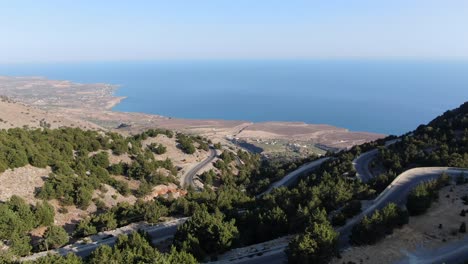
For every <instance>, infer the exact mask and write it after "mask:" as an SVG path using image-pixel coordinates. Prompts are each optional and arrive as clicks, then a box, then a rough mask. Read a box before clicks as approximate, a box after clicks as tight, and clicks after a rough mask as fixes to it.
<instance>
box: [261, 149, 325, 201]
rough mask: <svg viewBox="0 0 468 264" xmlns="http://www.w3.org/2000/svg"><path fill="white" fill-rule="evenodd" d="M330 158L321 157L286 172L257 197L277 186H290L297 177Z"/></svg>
mask: <svg viewBox="0 0 468 264" xmlns="http://www.w3.org/2000/svg"><path fill="white" fill-rule="evenodd" d="M329 159H330V157H325V158H321V159H318V160H314V161H311V162H309V163H306V164H304V165H302V166H300V167H299V168H297V169H295V170H294V171H292V172H290V173H288V174H286V176H284V177H283V178H282V179H281V180H279V181H277V182H274V183H272V184H271V185H270V187H269V188H268V189H267V190H266V191H264V192H262V193H261V194H259V195H258V196H257V197H261V196H263V195H265V194H268V193H270V192H271V191H273V189H275V188H278V187H281V186H289V185H290V184H292V183H293V182H295V181H296V180H297V177H299V176H300V175H302V174H303V173H306V172H310V171H313V170H315V169H316V168H318V167H319V166H320V165H322V163H324V162H325V161H327V160H329Z"/></svg>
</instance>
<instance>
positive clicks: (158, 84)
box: [0, 60, 468, 135]
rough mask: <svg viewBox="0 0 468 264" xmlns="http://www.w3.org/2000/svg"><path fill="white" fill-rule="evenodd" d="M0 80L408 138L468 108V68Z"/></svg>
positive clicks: (260, 65) (188, 65) (180, 112)
mask: <svg viewBox="0 0 468 264" xmlns="http://www.w3.org/2000/svg"><path fill="white" fill-rule="evenodd" d="M0 75H6V76H44V77H47V78H50V79H60V80H70V81H73V82H80V83H109V84H114V85H118V86H119V88H118V89H117V90H116V92H115V95H117V96H125V97H126V99H124V100H123V101H122V102H121V103H120V104H118V105H117V106H115V107H114V108H113V110H114V111H127V112H144V113H150V114H158V115H163V116H168V117H173V118H189V119H225V120H245V121H252V122H262V121H300V122H306V123H311V124H329V125H334V126H338V127H344V128H347V129H349V130H353V131H368V132H376V133H383V134H394V135H399V134H402V133H405V132H408V131H411V130H413V129H415V128H416V127H417V126H418V125H420V124H424V123H427V122H428V121H430V120H432V119H433V118H434V117H436V116H438V115H440V114H442V113H443V112H445V111H446V110H448V109H452V108H455V107H457V106H459V105H460V104H462V103H463V102H465V101H467V100H468V61H441V60H174V61H144V62H141V61H139V62H81V63H47V64H8V65H7V64H2V65H0Z"/></svg>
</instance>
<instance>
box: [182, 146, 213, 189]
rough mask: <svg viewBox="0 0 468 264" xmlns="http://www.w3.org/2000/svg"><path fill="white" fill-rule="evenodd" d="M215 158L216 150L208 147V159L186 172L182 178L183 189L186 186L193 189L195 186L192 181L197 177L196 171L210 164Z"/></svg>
mask: <svg viewBox="0 0 468 264" xmlns="http://www.w3.org/2000/svg"><path fill="white" fill-rule="evenodd" d="M215 158H216V150H215V149H214V148H211V147H210V155H209V156H208V158H206V159H205V160H203V161H202V162H200V163H198V164H197V165H196V166H195V167H193V168H191V169H190V170H189V171H187V172H186V173H185V174H184V175H183V176H182V178H183V185H184V187H188V186H193V187H195V184H194V182H193V179H194V177H195V175H197V173H198V171H199V170H201V169H203V167H205V166H206V165H208V164H209V163H210V162H212V161H213V160H214V159H215Z"/></svg>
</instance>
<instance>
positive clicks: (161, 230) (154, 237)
mask: <svg viewBox="0 0 468 264" xmlns="http://www.w3.org/2000/svg"><path fill="white" fill-rule="evenodd" d="M187 219H188V218H187V217H185V218H179V219H175V220H172V221H168V222H164V223H161V224H157V225H154V226H145V227H144V228H141V229H142V230H143V231H146V232H148V234H149V236H150V237H151V242H152V243H153V244H157V243H159V242H162V241H164V240H166V239H168V238H171V237H173V236H174V234H175V232H176V231H177V227H178V226H179V225H181V224H183V223H184V222H185V221H186V220H187ZM138 229H139V228H137V227H135V228H129V227H122V228H118V229H115V230H112V231H108V232H104V235H106V234H109V235H108V237H106V236H104V238H101V239H99V240H96V241H94V242H92V243H89V244H78V243H75V244H72V245H68V246H66V247H63V248H59V249H55V250H49V251H48V252H47V251H43V252H39V253H36V254H33V255H31V256H27V257H24V258H21V259H20V260H21V261H27V260H35V259H37V258H40V257H44V256H46V255H47V254H59V255H62V256H65V255H67V254H68V253H74V254H76V255H78V256H80V257H86V256H89V255H90V254H91V252H93V251H94V250H95V249H96V248H98V247H99V246H102V245H109V246H113V245H114V244H115V242H116V240H117V236H116V235H110V234H130V233H132V232H135V231H137V230H138Z"/></svg>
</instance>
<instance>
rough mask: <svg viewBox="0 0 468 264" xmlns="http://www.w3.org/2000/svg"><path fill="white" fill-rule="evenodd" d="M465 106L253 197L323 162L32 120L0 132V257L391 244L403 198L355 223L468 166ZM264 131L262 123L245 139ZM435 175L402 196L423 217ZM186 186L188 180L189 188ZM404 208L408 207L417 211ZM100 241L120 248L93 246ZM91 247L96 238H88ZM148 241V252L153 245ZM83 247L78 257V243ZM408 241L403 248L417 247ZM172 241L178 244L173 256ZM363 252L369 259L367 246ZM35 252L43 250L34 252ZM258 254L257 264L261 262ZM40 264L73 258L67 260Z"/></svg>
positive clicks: (203, 253)
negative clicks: (360, 161) (411, 180)
mask: <svg viewBox="0 0 468 264" xmlns="http://www.w3.org/2000/svg"><path fill="white" fill-rule="evenodd" d="M3 103H4V105H5V106H6V107H7V108H9V109H14V110H15V111H20V113H21V111H23V112H24V111H26V112H25V113H28V111H29V113H30V114H31V113H32V112H33V111H36V112H34V115H36V114H37V115H38V114H39V113H42V114H44V115H45V114H47V112H44V110H37V109H35V108H30V109H29V110H28V108H27V106H25V105H22V104H17V103H11V102H3ZM467 105H468V103H465V104H463V105H462V106H461V107H460V108H457V109H454V110H451V111H448V112H446V113H444V114H443V115H441V116H440V117H437V118H436V119H434V120H433V121H431V122H430V123H429V124H428V125H423V126H420V127H418V128H417V129H416V130H415V131H413V132H410V133H407V134H405V135H403V136H402V137H401V138H399V139H396V138H395V137H388V138H386V139H380V140H377V141H373V142H369V143H365V144H362V145H359V146H355V147H352V148H350V149H349V150H343V151H340V152H337V153H329V154H328V155H329V156H328V157H327V158H329V159H328V160H324V161H323V163H322V165H320V166H318V167H317V168H315V171H313V172H308V173H306V174H305V175H304V176H303V177H302V178H298V180H296V182H295V183H293V184H291V185H289V187H288V188H287V187H279V188H276V189H274V190H273V191H272V192H270V193H267V194H265V195H260V194H261V193H262V192H263V191H264V190H265V189H266V188H268V186H270V185H271V184H272V183H273V182H275V181H277V180H279V179H281V178H282V177H284V176H285V175H286V174H287V173H288V172H291V171H294V170H295V169H296V168H297V167H298V166H300V165H301V164H302V163H304V162H308V161H310V160H318V159H320V157H318V156H316V155H313V156H311V157H310V158H309V159H307V160H302V161H295V162H289V161H284V160H283V161H275V160H272V159H265V158H264V159H261V158H260V156H259V155H255V154H252V153H248V152H245V151H243V150H241V149H237V148H233V147H229V146H226V145H223V144H219V143H218V142H217V141H214V142H216V143H214V142H213V141H212V139H211V138H203V137H201V136H193V135H186V134H181V133H175V132H173V131H171V130H166V129H149V130H145V131H143V132H140V133H133V134H127V133H116V132H111V131H107V130H103V129H100V130H89V129H85V127H84V126H83V127H82V128H78V127H75V128H72V127H71V125H70V127H66V126H63V127H61V128H54V127H52V125H51V128H49V126H48V125H47V123H48V122H45V123H44V122H42V123H41V122H40V123H39V128H38V129H34V124H35V123H34V122H32V123H31V125H30V126H29V128H27V127H24V128H22V127H21V128H20V127H17V128H12V129H9V130H1V131H0V172H3V173H2V174H0V177H4V182H5V184H3V185H2V186H1V187H0V197H1V198H2V201H3V202H2V203H1V204H0V211H1V212H2V213H1V214H0V216H1V217H0V237H1V238H2V239H3V241H5V243H4V244H3V249H2V251H1V252H2V254H3V256H4V258H5V259H6V260H7V259H10V257H11V256H12V255H14V256H25V255H29V254H30V253H31V252H37V251H43V250H45V249H49V248H59V247H61V246H63V245H65V244H67V243H69V242H76V241H78V243H76V244H74V245H76V246H74V247H67V248H66V249H61V250H58V251H57V252H59V253H60V252H61V253H60V254H65V253H69V252H76V253H77V254H78V255H80V256H88V255H89V254H91V256H90V258H89V259H87V260H84V262H85V263H96V262H104V263H106V262H112V261H113V262H117V263H119V262H122V261H123V259H125V257H124V256H125V255H127V254H130V252H132V251H133V250H136V249H137V248H145V250H142V251H138V253H131V257H130V256H128V258H129V259H130V262H131V263H139V262H143V263H150V262H151V261H150V259H154V258H159V259H160V260H161V261H163V259H166V260H168V259H169V260H168V261H169V263H179V262H178V261H182V259H183V262H187V263H194V262H195V261H209V260H210V259H216V258H217V256H218V255H220V254H223V253H225V252H226V251H229V250H231V249H233V248H240V247H249V246H251V245H255V244H257V243H263V242H266V241H270V240H274V239H277V238H281V239H279V240H277V241H282V242H281V243H282V244H281V248H282V249H284V248H287V250H286V253H287V257H288V260H289V262H290V263H317V262H319V263H326V262H329V261H330V260H331V259H332V258H333V257H334V256H336V255H337V253H338V251H339V250H340V249H342V248H343V247H344V246H346V245H351V246H353V245H360V246H362V245H371V244H375V243H386V242H385V241H386V239H387V234H389V233H392V232H395V234H398V228H401V227H403V228H411V224H410V226H408V225H407V224H408V221H409V222H410V223H411V221H413V220H412V219H413V218H414V216H413V214H414V211H410V212H408V211H407V210H406V209H405V207H404V205H405V203H404V202H403V201H401V200H390V202H388V203H386V204H382V207H379V208H378V209H376V210H372V211H370V213H369V215H367V216H363V218H359V219H357V220H356V218H355V217H361V215H362V214H363V212H367V211H368V210H370V209H369V208H372V206H371V205H372V204H373V203H374V202H368V201H369V200H373V199H375V198H376V197H378V195H379V194H380V193H381V192H382V191H383V190H384V189H385V188H386V187H387V186H388V185H389V184H391V182H392V181H393V180H394V179H395V177H397V176H398V175H401V173H402V172H405V171H407V170H408V169H411V168H415V167H428V166H439V167H460V168H467V167H468V163H467V161H468V149H467V148H468V126H467V125H468V122H467V120H468V111H467V110H468V107H467ZM23 115H25V116H28V115H29V114H23ZM49 118H53V116H50V117H49ZM56 118H57V117H56ZM50 120H52V121H51V122H52V123H53V119H50ZM12 121H13V119H12ZM8 122H11V121H8ZM62 122H65V120H63V121H62ZM56 123H59V122H58V119H57V122H56ZM44 124H46V125H44ZM268 125H272V126H273V127H274V129H273V130H272V132H274V133H275V134H284V135H289V136H290V135H291V134H290V133H291V132H290V131H289V130H287V129H285V128H284V124H281V125H277V124H274V123H273V124H268ZM57 126H58V125H57ZM295 126H298V127H301V128H300V129H297V130H296V131H298V132H297V133H300V134H308V133H317V132H319V131H323V130H326V129H330V130H333V129H334V128H332V127H326V126H325V127H319V128H317V130H314V129H312V128H310V127H307V126H303V125H301V124H295ZM96 129H97V128H96ZM263 129H265V128H262V125H259V126H258V127H254V128H253V129H251V130H249V129H246V130H245V132H241V133H251V131H257V130H263ZM388 142H392V143H391V144H387V143H388ZM374 149H377V151H376V156H375V157H374V158H373V159H372V160H371V161H370V163H369V165H368V166H369V167H368V169H369V171H370V173H371V174H372V175H369V178H370V180H369V181H367V180H362V178H360V177H359V176H358V175H357V171H356V169H355V164H354V163H353V162H354V160H355V159H356V158H358V157H359V156H361V154H363V153H366V152H367V151H371V150H374ZM212 151H215V152H216V155H215V157H214V158H211V157H210V154H209V153H210V152H212ZM205 159H209V160H208V162H207V165H206V166H205V167H204V168H203V169H200V170H199V171H198V172H197V173H196V174H198V175H191V176H190V177H194V179H191V180H188V181H186V180H182V178H181V177H184V176H185V175H186V173H188V172H189V171H191V169H192V168H194V166H195V165H196V164H199V163H201V162H202V161H204V160H205ZM436 176H437V177H438V178H434V179H433V180H432V181H428V182H427V183H424V184H423V183H421V182H416V183H417V184H415V185H414V186H413V187H412V188H415V186H419V185H421V184H422V185H421V186H420V187H418V188H419V189H418V192H414V193H413V192H410V194H411V195H412V196H413V198H412V199H413V201H415V204H416V206H420V207H422V208H423V209H424V210H422V212H423V216H424V212H426V211H428V209H429V208H430V207H431V204H432V203H433V202H434V199H435V197H436V195H435V194H436V193H438V192H439V190H441V189H443V188H444V187H445V186H446V185H448V184H451V180H450V179H451V178H450V177H449V176H448V175H442V176H440V175H436ZM439 176H440V177H439ZM187 177H188V176H187ZM431 179H432V178H431ZM15 181H21V183H18V182H15ZM457 181H458V180H457ZM181 182H188V183H189V186H183V184H181ZM192 182H197V183H196V184H192ZM418 184H419V185H418ZM464 184H466V183H465V182H464V181H462V182H460V185H462V187H461V188H460V190H458V189H457V195H458V196H459V197H462V196H463V193H462V192H465V191H466V188H464V186H466V185H464ZM398 188H399V187H394V188H392V189H398ZM410 190H411V189H409V190H408V191H410ZM446 190H447V189H443V191H444V192H446ZM449 190H450V189H449ZM458 192H461V193H460V194H458ZM458 196H457V197H458ZM423 202H424V203H423ZM446 205H447V203H440V204H438V206H439V207H435V208H436V209H435V210H436V211H437V212H441V211H443V209H442V208H441V207H440V206H446ZM407 207H408V206H407ZM408 208H409V209H411V210H413V208H414V204H413V205H412V206H410V207H408ZM457 208H458V207H457ZM428 212H431V211H428ZM186 217H187V218H186ZM437 217H442V215H440V214H439V216H437ZM167 219H175V221H176V222H177V223H178V224H177V225H179V226H178V227H177V228H175V227H174V226H167V227H165V226H164V224H163V225H162V226H161V227H158V228H157V229H154V230H153V229H151V225H152V224H155V223H159V222H164V221H166V220H167ZM135 222H137V225H136V226H144V229H145V230H152V231H151V233H148V234H147V235H143V236H140V235H138V234H135V233H133V234H132V233H131V232H130V233H125V234H127V235H125V236H119V237H118V238H115V237H114V235H116V234H119V232H114V233H106V232H111V231H112V230H117V228H118V227H123V228H130V230H134V231H135V229H131V227H127V226H131V225H130V224H132V223H135ZM354 222H356V224H353V225H350V224H349V223H354ZM442 222H443V223H444V224H446V225H449V226H452V225H453V223H449V222H447V221H441V223H442ZM422 225H423V224H422V222H421V226H422ZM451 228H452V227H451ZM413 229H414V228H413ZM337 230H341V231H342V232H341V233H339V232H337ZM407 230H408V229H407ZM421 230H423V229H421ZM99 232H103V233H100V234H101V235H99ZM159 232H163V233H164V234H165V236H166V237H165V239H163V240H160V239H159V237H160V236H161V235H160V234H159ZM412 232H413V231H412ZM414 232H415V236H417V234H416V233H417V232H425V231H417V230H416V231H414ZM96 234H97V235H98V238H95V236H96ZM106 234H108V235H106ZM369 234H372V235H369ZM109 236H110V238H112V239H113V240H112V241H113V243H112V244H115V245H116V247H114V248H113V249H111V248H110V247H108V246H100V247H99V245H101V244H102V243H105V242H104V241H106V240H105V237H107V238H109ZM91 237H93V238H91ZM145 237H146V239H145ZM463 237H464V236H463V235H460V236H459V238H463ZM91 239H97V240H91ZM86 241H88V242H86ZM89 241H92V243H91V244H86V243H89ZM154 241H157V242H154ZM285 241H286V242H288V241H289V244H285ZM382 241H383V242H382ZM389 241H390V240H389ZM153 242H154V246H155V247H156V248H157V249H154V248H153V247H151V246H150V245H151V243H153ZM80 243H81V244H84V245H83V247H84V248H85V249H83V250H81V249H80V247H81V246H80ZM128 243H130V244H128ZM389 243H394V242H389ZM398 243H400V242H398ZM93 245H94V246H93ZM129 245H130V246H129ZM434 245H436V246H437V245H438V244H434ZM407 246H408V245H405V248H407V249H408V250H410V249H413V248H411V247H410V246H408V247H407ZM413 246H414V245H413ZM89 247H92V248H93V249H96V248H97V249H96V251H95V253H91V251H92V250H89V249H86V248H89ZM170 247H174V249H173V250H169V248H170ZM369 248H370V249H369V250H370V251H372V246H369ZM405 248H403V249H405ZM161 252H167V253H161ZM278 252H279V253H278ZM366 252H369V251H366ZM276 253H278V254H280V255H278V258H277V260H278V261H280V260H282V259H285V257H286V255H284V253H283V252H282V251H276ZM350 254H352V253H350ZM366 254H367V256H370V253H366ZM375 254H377V256H374V255H373V256H372V258H376V257H377V258H378V252H375ZM40 256H43V255H40V254H39V255H33V256H32V257H33V259H37V258H39V257H40ZM345 256H347V257H349V259H355V258H356V256H354V255H345ZM398 256H400V255H398ZM255 257H256V258H260V259H261V258H262V255H261V254H260V255H256V256H255ZM357 257H358V258H359V256H357ZM46 259H49V260H50V261H52V260H54V259H55V260H54V261H57V262H58V263H65V262H66V261H70V262H73V263H80V262H82V260H79V259H75V258H74V257H72V256H70V257H67V258H66V259H65V258H60V257H46ZM170 259H172V260H170ZM195 259H196V260H195ZM44 261H46V260H44Z"/></svg>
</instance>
